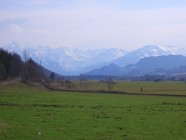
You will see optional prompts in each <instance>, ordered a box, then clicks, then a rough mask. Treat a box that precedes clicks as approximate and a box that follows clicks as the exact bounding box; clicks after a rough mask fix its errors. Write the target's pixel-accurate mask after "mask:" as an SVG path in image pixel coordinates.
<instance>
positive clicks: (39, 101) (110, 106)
mask: <svg viewBox="0 0 186 140" xmlns="http://www.w3.org/2000/svg"><path fill="white" fill-rule="evenodd" d="M141 84H143V88H144V90H146V93H152V92H154V93H157V94H160V93H171V94H182V95H183V94H184V95H186V92H185V89H184V88H186V86H185V84H184V83H181V82H165V83H162V84H164V85H163V86H162V85H158V84H159V83H148V82H147V83H140V82H136V83H135V82H134V83H132V82H125V83H122V82H121V83H120V82H119V83H118V84H116V85H115V86H114V88H113V89H116V88H117V90H122V91H127V92H140V89H139V87H140V86H141ZM153 84H155V85H153ZM156 84H157V85H156ZM175 84H176V85H175ZM99 86H100V87H101V88H102V86H101V85H97V88H99ZM178 87H179V88H178ZM85 88H86V87H85ZM88 88H89V89H91V87H88ZM105 90H106V87H105ZM0 139H1V140H7V139H8V140H9V139H11V140H12V139H14V140H26V139H35V140H37V139H38V140H41V139H44V140H45V139H46V140H47V139H48V140H50V139H57V140H58V139H60V140H71V139H77V140H87V139H88V140H95V139H96V140H108V139H113V140H175V139H176V140H185V139H186V97H166V96H146V95H124V94H109V93H108V94H106V93H88V92H87V93H86V92H85V93H82V92H70V91H68V92H67V91H48V90H46V89H45V88H43V87H41V86H38V87H36V86H30V85H25V84H22V83H16V84H8V85H3V86H0Z"/></svg>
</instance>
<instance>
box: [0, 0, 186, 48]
mask: <svg viewBox="0 0 186 140" xmlns="http://www.w3.org/2000/svg"><path fill="white" fill-rule="evenodd" d="M13 41H15V42H18V43H22V44H32V45H48V46H50V47H60V46H63V47H71V48H86V49H89V48H91V49H93V48H104V47H107V48H111V47H117V48H123V49H125V50H132V49H136V48H139V47H142V46H144V45H148V44H155V45H156V44H160V45H174V46H177V47H186V0H0V44H7V43H10V42H13Z"/></svg>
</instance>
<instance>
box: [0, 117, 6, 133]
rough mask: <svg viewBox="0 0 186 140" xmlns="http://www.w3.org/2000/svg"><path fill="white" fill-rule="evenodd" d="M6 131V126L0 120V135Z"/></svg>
mask: <svg viewBox="0 0 186 140" xmlns="http://www.w3.org/2000/svg"><path fill="white" fill-rule="evenodd" d="M7 129H8V124H7V123H6V122H5V121H4V120H2V119H0V133H2V132H4V131H6V130H7Z"/></svg>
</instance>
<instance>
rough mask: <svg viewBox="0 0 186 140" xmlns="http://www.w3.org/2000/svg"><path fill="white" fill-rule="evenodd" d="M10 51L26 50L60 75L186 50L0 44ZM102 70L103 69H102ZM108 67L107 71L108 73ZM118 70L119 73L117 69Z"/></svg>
mask: <svg viewBox="0 0 186 140" xmlns="http://www.w3.org/2000/svg"><path fill="white" fill-rule="evenodd" d="M1 47H2V48H5V49H7V50H8V51H10V52H16V53H18V54H19V55H20V56H23V51H24V50H26V51H27V52H28V54H29V56H30V57H31V58H32V59H33V60H34V61H35V62H37V63H38V64H41V65H42V66H43V67H45V68H47V69H49V70H51V71H54V72H56V73H59V74H61V75H79V74H81V73H86V72H91V71H94V72H95V71H97V70H98V69H99V68H100V69H101V68H103V71H107V70H106V69H108V68H104V67H110V69H115V70H116V69H119V68H116V67H122V68H123V67H125V66H127V65H130V64H132V65H133V64H136V63H137V62H138V61H139V60H141V59H142V58H145V57H151V56H162V55H183V56H186V49H184V48H182V49H181V48H176V47H174V46H160V45H159V46H158V45H148V46H145V47H142V48H140V49H137V50H134V51H131V52H127V51H125V50H123V49H117V48H109V49H108V48H107V49H98V50H77V49H70V48H64V47H62V48H50V47H48V46H42V45H40V46H31V45H19V44H17V43H15V42H14V43H11V44H9V45H5V46H1ZM102 73H104V72H102ZM111 73H112V72H111V70H110V74H111ZM118 73H122V72H121V70H119V71H118Z"/></svg>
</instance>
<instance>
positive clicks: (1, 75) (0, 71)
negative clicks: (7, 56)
mask: <svg viewBox="0 0 186 140" xmlns="http://www.w3.org/2000/svg"><path fill="white" fill-rule="evenodd" d="M6 77H7V73H6V69H5V67H4V65H3V64H2V63H1V62H0V81H3V80H5V79H6Z"/></svg>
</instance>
